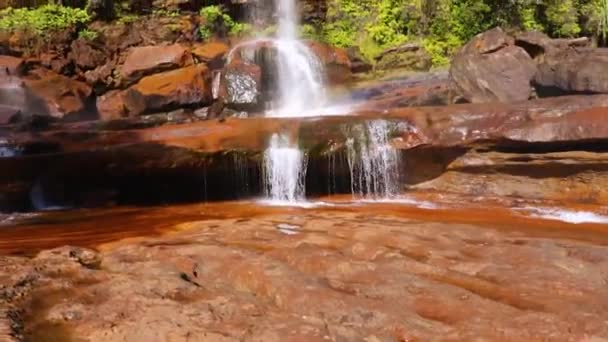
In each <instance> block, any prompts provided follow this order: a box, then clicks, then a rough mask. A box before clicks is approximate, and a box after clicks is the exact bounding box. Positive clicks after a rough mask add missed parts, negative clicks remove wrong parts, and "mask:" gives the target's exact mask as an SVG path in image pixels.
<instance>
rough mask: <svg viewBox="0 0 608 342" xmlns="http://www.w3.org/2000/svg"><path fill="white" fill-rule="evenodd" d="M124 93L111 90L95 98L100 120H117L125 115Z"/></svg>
mask: <svg viewBox="0 0 608 342" xmlns="http://www.w3.org/2000/svg"><path fill="white" fill-rule="evenodd" d="M123 96H124V93H123V92H122V91H119V90H111V91H109V92H107V93H105V94H104V95H102V96H100V97H98V98H97V112H98V113H99V118H100V119H101V120H117V119H122V118H124V117H125V116H127V110H126V108H125V104H124V97H123Z"/></svg>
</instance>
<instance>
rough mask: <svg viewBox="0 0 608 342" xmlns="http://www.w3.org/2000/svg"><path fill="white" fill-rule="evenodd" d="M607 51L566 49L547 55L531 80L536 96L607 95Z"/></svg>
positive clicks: (602, 49) (604, 49) (599, 49)
mask: <svg viewBox="0 0 608 342" xmlns="http://www.w3.org/2000/svg"><path fill="white" fill-rule="evenodd" d="M606 70H608V49H606V48H598V49H593V48H566V49H562V50H559V51H558V52H554V53H552V54H547V55H546V56H545V58H544V60H543V62H542V63H540V64H539V65H538V73H537V74H536V77H535V78H534V83H535V85H536V86H537V89H538V93H539V95H541V96H545V95H561V94H576V93H608V75H607V74H606V72H605V71H606Z"/></svg>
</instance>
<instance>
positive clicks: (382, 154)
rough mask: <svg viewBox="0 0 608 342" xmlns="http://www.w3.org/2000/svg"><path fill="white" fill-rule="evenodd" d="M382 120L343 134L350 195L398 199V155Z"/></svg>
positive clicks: (356, 127) (355, 127) (387, 126)
mask: <svg viewBox="0 0 608 342" xmlns="http://www.w3.org/2000/svg"><path fill="white" fill-rule="evenodd" d="M388 132H389V123H388V122H387V121H385V120H374V121H370V122H368V123H367V124H365V125H357V126H354V127H353V128H351V130H350V132H347V133H346V134H347V135H349V138H348V140H347V142H346V147H347V152H348V153H347V158H348V166H349V169H350V178H351V191H352V193H353V195H359V196H360V197H365V198H372V199H390V198H395V197H397V196H398V195H399V192H400V189H399V188H400V187H399V183H400V182H399V165H400V160H399V154H398V152H397V150H396V149H395V148H393V147H392V146H391V144H390V139H389V136H388Z"/></svg>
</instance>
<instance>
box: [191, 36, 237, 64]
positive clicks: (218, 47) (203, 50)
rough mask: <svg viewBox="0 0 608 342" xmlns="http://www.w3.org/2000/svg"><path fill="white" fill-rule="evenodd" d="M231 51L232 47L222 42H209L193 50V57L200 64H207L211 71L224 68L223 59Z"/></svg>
mask: <svg viewBox="0 0 608 342" xmlns="http://www.w3.org/2000/svg"><path fill="white" fill-rule="evenodd" d="M228 51H230V47H229V46H228V45H227V44H225V43H222V42H209V43H203V44H198V45H196V46H194V47H193V48H192V55H193V56H194V57H196V58H197V59H198V60H199V61H200V62H203V63H206V64H207V66H209V68H210V69H217V68H221V67H222V66H223V61H222V59H223V57H224V55H226V53H228Z"/></svg>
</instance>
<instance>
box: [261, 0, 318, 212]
mask: <svg viewBox="0 0 608 342" xmlns="http://www.w3.org/2000/svg"><path fill="white" fill-rule="evenodd" d="M275 6H276V8H277V10H278V13H279V23H278V31H277V39H276V40H274V42H273V43H274V46H275V48H276V50H277V68H278V84H277V87H278V90H279V91H278V96H279V98H278V99H276V100H277V101H276V102H277V106H276V107H275V108H273V109H272V110H270V111H268V112H267V113H266V115H267V116H273V117H297V116H302V115H303V114H304V113H305V112H309V111H311V110H314V109H316V108H320V107H321V106H322V105H323V104H324V100H325V96H324V86H323V83H324V82H323V72H322V71H323V70H322V66H321V63H320V61H319V59H318V58H317V57H316V56H315V54H314V53H313V52H312V51H311V50H310V49H309V48H308V46H306V45H305V44H304V43H302V42H301V41H299V40H298V33H297V30H298V16H297V10H296V4H295V0H276V2H275ZM264 174H265V185H266V194H267V196H268V197H269V198H270V199H271V200H272V201H286V202H289V203H293V202H296V201H300V200H304V198H305V190H306V188H305V185H304V179H305V175H306V156H305V153H304V152H303V151H302V150H300V149H299V148H298V146H297V142H294V141H290V139H288V138H287V137H286V136H284V135H282V134H280V133H277V134H275V135H273V137H272V139H271V141H270V145H269V147H268V149H267V150H266V152H265V153H264Z"/></svg>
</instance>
